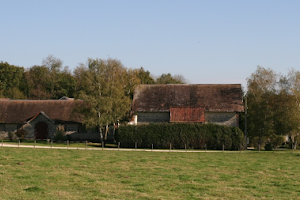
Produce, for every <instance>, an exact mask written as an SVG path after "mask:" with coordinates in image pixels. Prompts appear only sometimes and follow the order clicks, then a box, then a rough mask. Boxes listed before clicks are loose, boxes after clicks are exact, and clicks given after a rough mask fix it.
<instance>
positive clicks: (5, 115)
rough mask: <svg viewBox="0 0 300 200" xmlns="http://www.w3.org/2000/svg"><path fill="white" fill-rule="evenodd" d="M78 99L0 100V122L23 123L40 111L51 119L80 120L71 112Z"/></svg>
mask: <svg viewBox="0 0 300 200" xmlns="http://www.w3.org/2000/svg"><path fill="white" fill-rule="evenodd" d="M77 102H78V101H68V100H0V123H25V122H27V121H28V120H30V119H32V118H33V117H35V116H36V115H37V114H40V113H41V112H43V113H45V114H46V115H47V116H49V118H51V119H52V120H53V121H69V122H80V121H81V120H80V116H79V115H78V114H76V113H74V112H73V110H74V108H75V106H76V105H77V104H76V103H77Z"/></svg>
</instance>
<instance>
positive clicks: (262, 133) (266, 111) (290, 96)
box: [241, 66, 300, 148]
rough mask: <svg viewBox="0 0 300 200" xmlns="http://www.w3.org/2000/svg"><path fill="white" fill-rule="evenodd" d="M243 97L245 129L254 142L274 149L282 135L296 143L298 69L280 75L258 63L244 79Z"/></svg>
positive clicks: (299, 108) (299, 92) (299, 95)
mask: <svg viewBox="0 0 300 200" xmlns="http://www.w3.org/2000/svg"><path fill="white" fill-rule="evenodd" d="M246 97H247V103H248V114H247V127H248V128H247V132H248V136H249V137H250V139H251V141H252V142H253V143H255V144H254V145H258V146H259V147H260V146H261V145H263V144H268V145H269V146H271V147H273V148H276V146H277V145H279V144H281V142H283V141H282V136H288V137H289V144H291V146H292V147H296V146H297V144H298V141H299V139H300V138H299V133H300V71H296V70H294V69H292V70H290V71H289V72H288V74H287V75H282V74H279V73H276V72H275V71H273V70H272V69H266V68H263V67H260V66H259V67H257V69H256V71H255V72H254V73H252V74H251V76H250V77H249V78H248V79H247V93H246ZM242 122H243V121H242ZM241 126H244V123H242V124H241Z"/></svg>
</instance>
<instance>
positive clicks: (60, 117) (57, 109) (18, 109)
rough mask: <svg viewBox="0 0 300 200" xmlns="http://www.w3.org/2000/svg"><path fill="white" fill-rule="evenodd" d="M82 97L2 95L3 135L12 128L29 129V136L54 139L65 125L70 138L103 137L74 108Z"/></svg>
mask: <svg viewBox="0 0 300 200" xmlns="http://www.w3.org/2000/svg"><path fill="white" fill-rule="evenodd" d="M80 103H81V102H80V101H75V100H74V99H73V98H67V97H63V98H61V99H59V100H11V99H0V137H1V138H7V137H8V133H9V132H16V131H17V130H19V129H23V130H26V132H27V136H26V138H27V139H40V140H44V139H53V138H54V134H55V132H56V131H57V130H58V129H60V130H61V129H63V130H64V131H65V133H66V135H68V138H69V139H70V140H89V141H93V140H100V136H99V134H98V133H97V132H91V131H88V130H86V128H85V126H84V125H83V124H82V119H81V116H80V115H79V114H78V113H76V112H74V108H75V107H76V106H80Z"/></svg>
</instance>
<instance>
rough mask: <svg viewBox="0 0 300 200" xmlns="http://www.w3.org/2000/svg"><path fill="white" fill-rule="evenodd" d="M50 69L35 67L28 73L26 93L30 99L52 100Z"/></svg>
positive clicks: (26, 76) (26, 74) (26, 75)
mask: <svg viewBox="0 0 300 200" xmlns="http://www.w3.org/2000/svg"><path fill="white" fill-rule="evenodd" d="M49 74H50V72H49V69H48V68H47V67H45V66H38V65H35V66H33V67H31V68H30V69H29V70H28V71H27V72H26V73H25V78H26V83H27V89H26V91H27V92H26V93H27V95H28V97H29V98H30V99H50V98H51V96H52V95H51V93H50V91H49V85H51V84H50V83H49V82H50V81H51V77H50V75H49Z"/></svg>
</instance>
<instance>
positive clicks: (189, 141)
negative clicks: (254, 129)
mask: <svg viewBox="0 0 300 200" xmlns="http://www.w3.org/2000/svg"><path fill="white" fill-rule="evenodd" d="M115 138H116V140H117V141H118V142H121V144H122V147H134V145H135V142H137V146H138V147H142V148H151V147H152V145H154V147H155V148H163V149H168V148H169V147H170V144H171V145H172V147H173V148H175V149H184V148H188V149H191V148H194V149H206V148H207V149H219V150H220V149H223V148H224V149H229V150H238V149H241V148H243V146H244V134H243V132H242V131H241V130H240V129H239V128H235V127H228V126H221V125H215V124H198V123H196V124H190V123H177V124H150V125H139V126H121V127H119V128H118V129H117V132H116V137H115Z"/></svg>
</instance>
